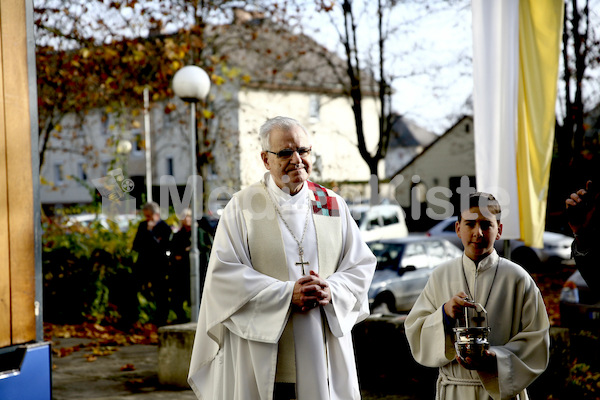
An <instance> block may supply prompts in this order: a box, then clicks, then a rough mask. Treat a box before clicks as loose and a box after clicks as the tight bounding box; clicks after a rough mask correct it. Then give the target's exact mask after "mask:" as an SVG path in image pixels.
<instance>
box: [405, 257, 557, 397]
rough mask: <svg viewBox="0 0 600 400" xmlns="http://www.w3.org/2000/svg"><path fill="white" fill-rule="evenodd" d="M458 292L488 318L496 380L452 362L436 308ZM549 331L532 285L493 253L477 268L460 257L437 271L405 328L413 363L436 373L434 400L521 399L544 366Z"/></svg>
mask: <svg viewBox="0 0 600 400" xmlns="http://www.w3.org/2000/svg"><path fill="white" fill-rule="evenodd" d="M463 264H464V274H463ZM465 275H466V279H465ZM494 275H496V277H495V279H494ZM466 280H468V282H469V283H468V286H467V284H466ZM461 291H462V292H465V293H467V294H468V293H472V295H473V296H474V298H475V301H476V302H478V303H480V304H482V305H484V307H485V309H486V311H487V313H488V321H489V325H490V328H491V332H490V334H489V342H490V350H491V351H493V352H495V353H496V358H497V365H498V373H497V374H490V373H486V372H477V371H470V370H467V369H465V368H464V367H462V366H461V365H460V364H459V363H458V362H457V361H456V360H455V356H456V351H455V348H454V334H453V333H448V331H446V330H445V329H444V322H443V313H442V307H443V305H444V303H446V302H447V301H449V300H450V299H451V298H452V297H453V296H454V295H456V294H457V293H459V292H461ZM473 291H475V293H473ZM488 296H489V300H488ZM549 327H550V324H549V322H548V315H547V313H546V308H545V306H544V301H543V299H542V296H541V293H540V291H539V289H538V288H537V286H536V284H535V281H534V280H533V279H532V278H531V276H529V274H528V273H527V272H526V271H525V270H524V269H523V268H521V267H520V266H518V265H517V264H515V263H513V262H511V261H508V260H506V259H504V258H500V257H499V256H498V255H497V253H496V252H495V251H494V252H493V253H492V254H491V255H489V256H488V257H486V258H485V259H484V260H482V261H481V262H480V263H479V265H478V266H477V267H476V266H475V263H474V262H473V261H472V260H471V259H470V258H468V257H467V256H466V255H464V254H463V256H462V257H460V258H457V259H455V260H452V261H449V262H447V263H444V264H442V265H440V266H438V267H437V268H436V269H435V270H434V271H433V273H432V275H431V277H430V278H429V281H428V283H427V285H426V287H425V289H424V290H423V292H422V293H421V295H420V296H419V298H418V300H417V302H416V304H415V305H414V307H413V308H412V310H411V312H410V313H409V315H408V317H407V318H406V322H405V329H406V336H407V338H408V342H409V344H410V348H411V351H412V354H413V356H414V357H415V360H416V361H417V362H419V363H420V364H422V365H425V366H428V367H439V372H440V375H439V377H438V383H437V391H436V392H437V395H436V399H440V400H484V399H490V398H492V399H495V400H498V399H512V398H517V399H520V400H522V399H526V398H527V393H526V390H525V389H526V388H527V386H529V384H531V382H533V380H535V378H537V377H538V376H539V375H540V374H541V373H542V372H543V371H544V370H545V369H546V367H547V365H548V359H549V333H548V332H549Z"/></svg>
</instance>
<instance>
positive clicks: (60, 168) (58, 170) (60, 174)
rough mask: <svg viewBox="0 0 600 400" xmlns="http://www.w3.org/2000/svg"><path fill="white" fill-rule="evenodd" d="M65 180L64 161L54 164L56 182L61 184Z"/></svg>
mask: <svg viewBox="0 0 600 400" xmlns="http://www.w3.org/2000/svg"><path fill="white" fill-rule="evenodd" d="M64 181H65V171H64V165H63V164H62V163H56V164H54V183H56V184H59V183H63V182H64Z"/></svg>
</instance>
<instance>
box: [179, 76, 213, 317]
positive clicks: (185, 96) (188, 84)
mask: <svg viewBox="0 0 600 400" xmlns="http://www.w3.org/2000/svg"><path fill="white" fill-rule="evenodd" d="M209 90H210V78H209V77H208V74H207V73H206V72H205V71H204V70H203V69H202V68H200V67H197V66H195V65H187V66H185V67H183V68H181V69H180V70H179V71H177V72H176V73H175V76H174V77H173V91H174V92H175V95H176V96H177V97H179V98H180V99H181V100H183V101H185V102H187V103H190V114H191V117H190V142H191V146H190V157H191V164H192V167H191V174H192V175H191V176H194V175H196V174H197V168H196V103H197V102H198V101H200V100H204V99H205V98H206V96H207V95H208V92H209ZM192 187H193V189H192V207H191V209H192V237H191V248H190V298H191V302H192V313H191V319H192V321H193V322H196V321H198V310H199V309H200V252H199V250H198V221H197V220H196V196H197V194H196V185H192Z"/></svg>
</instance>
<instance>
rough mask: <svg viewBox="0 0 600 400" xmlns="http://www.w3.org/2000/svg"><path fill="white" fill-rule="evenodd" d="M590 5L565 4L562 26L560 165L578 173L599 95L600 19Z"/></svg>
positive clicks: (585, 2) (576, 1)
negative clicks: (599, 28) (594, 101)
mask: <svg viewBox="0 0 600 400" xmlns="http://www.w3.org/2000/svg"><path fill="white" fill-rule="evenodd" d="M589 3H590V2H589V0H583V1H581V0H566V1H565V18H564V25H563V43H562V44H563V47H562V65H563V69H562V76H561V81H560V82H559V89H560V91H561V92H562V96H561V99H560V100H561V102H560V106H559V115H558V119H559V122H558V127H557V132H556V139H557V143H558V151H559V159H560V163H561V165H563V166H564V167H566V166H569V165H570V166H571V167H574V168H576V169H578V168H580V166H581V163H582V157H583V152H584V150H585V146H586V144H585V133H586V126H585V124H584V115H585V113H586V112H587V111H589V110H590V107H589V106H588V104H590V100H592V99H594V98H596V99H598V97H599V95H600V87H599V86H598V84H597V78H594V77H593V75H592V74H591V72H592V71H593V70H594V69H595V68H597V67H598V66H599V65H600V42H599V38H600V36H598V32H596V31H595V30H594V27H595V26H597V21H596V24H595V23H594V21H595V20H596V19H597V18H598V16H597V15H594V14H593V13H591V11H590V7H589ZM586 91H587V93H586ZM590 105H591V106H596V104H590ZM586 106H587V109H586Z"/></svg>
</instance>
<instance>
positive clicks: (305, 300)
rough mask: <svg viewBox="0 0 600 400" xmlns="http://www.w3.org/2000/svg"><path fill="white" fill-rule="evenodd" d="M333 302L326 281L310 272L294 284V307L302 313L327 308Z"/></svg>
mask: <svg viewBox="0 0 600 400" xmlns="http://www.w3.org/2000/svg"><path fill="white" fill-rule="evenodd" d="M330 302H331V290H330V289H329V284H328V283H327V281H325V279H322V278H321V277H320V276H319V274H317V273H316V272H314V271H310V275H306V276H303V277H302V278H300V279H298V280H297V281H296V283H295V284H294V294H293V295H292V305H293V306H294V307H295V308H296V309H298V310H300V311H303V312H304V311H308V310H311V309H313V308H316V307H317V306H326V305H327V304H329V303H330Z"/></svg>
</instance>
